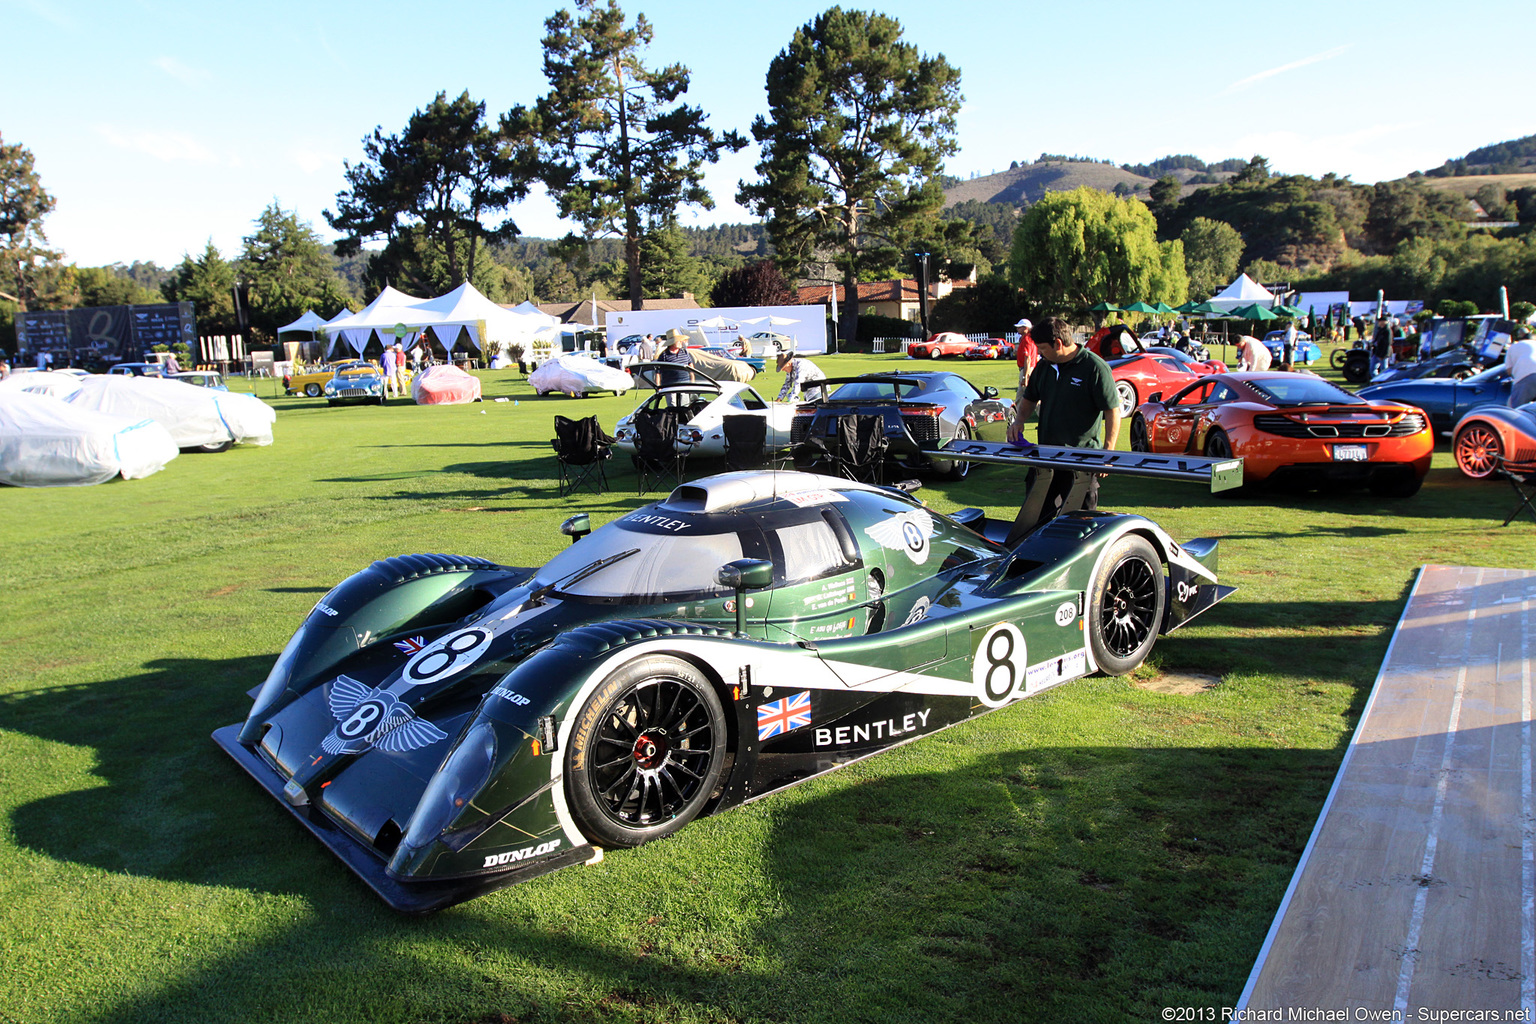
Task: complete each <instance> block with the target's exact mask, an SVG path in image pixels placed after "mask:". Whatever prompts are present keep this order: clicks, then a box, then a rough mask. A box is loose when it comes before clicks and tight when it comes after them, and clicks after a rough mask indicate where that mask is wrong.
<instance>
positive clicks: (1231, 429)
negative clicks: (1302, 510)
mask: <svg viewBox="0 0 1536 1024" xmlns="http://www.w3.org/2000/svg"><path fill="white" fill-rule="evenodd" d="M1131 448H1132V449H1133V450H1135V451H1139V452H1160V453H1164V454H1170V455H1171V454H1180V453H1183V454H1198V455H1206V456H1210V457H1212V458H1223V457H1226V456H1229V455H1237V456H1241V457H1242V459H1243V480H1244V481H1245V482H1246V483H1259V482H1261V481H1265V480H1271V479H1273V480H1281V479H1289V480H1292V481H1293V482H1296V483H1300V484H1302V485H1314V486H1315V485H1317V484H1323V483H1341V484H1369V485H1370V488H1371V493H1373V494H1381V495H1386V496H1389V497H1400V498H1405V497H1407V496H1409V495H1410V494H1413V493H1414V492H1416V491H1417V490H1418V489H1419V485H1420V484H1421V483H1423V481H1424V474H1425V473H1427V472H1429V461H1430V457H1431V456H1432V455H1433V454H1434V451H1435V436H1434V433H1433V432H1432V431H1431V430H1430V426H1429V417H1427V416H1425V415H1424V413H1423V412H1421V411H1420V410H1418V409H1415V408H1414V407H1413V406H1411V405H1404V404H1402V403H1401V402H1386V401H1375V402H1372V401H1368V400H1366V399H1364V398H1360V397H1359V396H1357V395H1352V394H1350V393H1349V392H1348V391H1344V390H1341V389H1340V388H1338V387H1335V386H1334V385H1332V384H1330V383H1328V382H1327V381H1325V380H1323V379H1322V378H1321V377H1317V376H1314V375H1312V374H1310V373H1267V372H1243V373H1217V374H1211V375H1209V376H1205V377H1199V378H1196V379H1195V380H1193V381H1191V382H1190V383H1187V384H1185V385H1184V386H1182V387H1180V388H1178V389H1177V390H1175V391H1173V392H1172V393H1171V394H1169V395H1168V396H1167V397H1163V396H1162V395H1154V396H1153V398H1152V399H1151V400H1149V401H1147V402H1145V403H1143V404H1142V406H1141V407H1140V408H1139V409H1137V410H1136V414H1135V415H1134V416H1133V417H1132V418H1131Z"/></svg>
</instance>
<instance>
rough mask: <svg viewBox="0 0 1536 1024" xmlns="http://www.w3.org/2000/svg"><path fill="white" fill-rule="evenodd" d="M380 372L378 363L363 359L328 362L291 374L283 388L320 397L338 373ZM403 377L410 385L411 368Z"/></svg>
mask: <svg viewBox="0 0 1536 1024" xmlns="http://www.w3.org/2000/svg"><path fill="white" fill-rule="evenodd" d="M378 372H379V367H378V365H377V364H376V363H369V362H364V361H363V360H361V359H347V360H343V361H341V362H338V363H328V364H326V365H325V366H324V367H322V368H320V369H316V370H309V371H307V372H305V373H295V374H291V375H289V376H288V377H287V378H286V379H285V381H284V383H283V388H284V390H285V391H286V392H287V393H288V394H290V395H304V396H306V397H308V398H319V397H320V395H321V393H322V392H323V391H324V390H325V382H326V381H328V380H330V379H331V378H332V377H334V376H335V375H336V374H338V373H340V374H341V375H342V376H343V377H350V376H355V375H358V374H365V373H378ZM403 379H404V381H405V385H406V387H410V384H411V371H410V370H406V371H405V374H404V378H403Z"/></svg>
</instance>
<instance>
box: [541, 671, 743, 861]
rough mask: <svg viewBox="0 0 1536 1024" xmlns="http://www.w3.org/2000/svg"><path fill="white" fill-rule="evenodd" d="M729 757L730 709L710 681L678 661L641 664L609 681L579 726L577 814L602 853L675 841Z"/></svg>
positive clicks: (573, 802) (574, 762) (569, 772)
mask: <svg viewBox="0 0 1536 1024" xmlns="http://www.w3.org/2000/svg"><path fill="white" fill-rule="evenodd" d="M725 754H726V723H725V712H724V711H723V710H722V709H721V707H720V698H719V697H718V696H717V695H716V694H715V689H714V687H713V686H711V685H710V682H709V680H708V679H706V678H705V677H704V676H703V674H702V673H700V672H699V670H698V669H696V668H694V667H693V666H692V665H690V664H688V663H687V662H684V661H680V660H679V659H677V658H673V657H668V656H666V655H651V656H649V657H644V658H637V659H636V660H634V661H632V662H630V663H629V664H627V665H624V666H622V667H621V668H619V669H617V670H616V671H615V672H613V674H611V675H610V676H608V678H607V679H605V680H603V682H602V683H601V685H599V686H598V688H597V689H596V690H595V691H594V692H593V693H592V696H590V697H588V698H587V702H586V703H585V704H584V705H582V708H581V712H580V714H578V715H577V717H576V724H575V726H574V727H573V728H572V729H571V740H570V746H569V749H568V750H567V751H566V755H565V792H566V799H567V801H568V802H569V804H570V809H571V817H572V818H574V819H575V821H576V825H577V827H578V828H580V829H581V832H582V834H583V835H585V836H586V837H587V838H588V839H590V840H591V841H592V842H593V843H594V844H596V845H598V846H611V847H625V846H639V845H640V844H641V843H648V842H650V841H652V840H653V839H661V838H663V837H664V836H669V835H671V834H672V833H673V832H676V831H677V830H678V829H680V828H682V827H683V826H684V825H686V824H688V822H690V821H692V820H693V819H694V818H695V817H696V816H697V815H698V813H699V812H700V811H701V810H703V809H704V806H705V805H706V804H707V803H708V802H709V801H710V799H711V798H712V797H713V796H714V792H715V787H716V785H717V784H718V783H719V781H720V776H721V773H722V772H723V770H724V766H725Z"/></svg>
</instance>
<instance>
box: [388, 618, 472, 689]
mask: <svg viewBox="0 0 1536 1024" xmlns="http://www.w3.org/2000/svg"><path fill="white" fill-rule="evenodd" d="M490 645H491V633H490V631H489V630H485V629H464V630H460V631H459V632H457V633H450V634H448V635H447V636H445V637H443V638H442V639H440V640H438V641H436V642H435V643H431V644H428V645H427V646H426V647H424V648H422V649H421V650H420V651H418V652H417V654H416V656H415V657H413V658H412V659H411V660H410V661H408V662H406V665H405V672H404V673H403V675H404V678H405V684H406V685H407V686H422V685H424V684H426V683H430V682H433V681H435V680H438V679H441V678H443V677H444V676H449V675H452V674H453V673H455V672H457V671H459V669H461V668H466V667H468V666H469V665H472V664H474V662H475V661H476V660H477V659H478V658H479V657H480V655H481V654H482V653H484V651H485V649H486V648H487V647H489V646H490Z"/></svg>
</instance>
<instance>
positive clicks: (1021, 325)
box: [1013, 318, 1040, 388]
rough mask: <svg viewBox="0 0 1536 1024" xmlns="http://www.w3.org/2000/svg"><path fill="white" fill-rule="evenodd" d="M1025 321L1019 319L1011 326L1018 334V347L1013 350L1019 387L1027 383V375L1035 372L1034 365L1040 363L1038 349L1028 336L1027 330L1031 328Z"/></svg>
mask: <svg viewBox="0 0 1536 1024" xmlns="http://www.w3.org/2000/svg"><path fill="white" fill-rule="evenodd" d="M1033 326H1034V324H1032V323H1031V322H1030V321H1029V320H1027V319H1022V318H1021V319H1020V320H1019V322H1018V323H1016V324H1014V325H1013V329H1014V330H1016V331H1018V332H1019V346H1018V348H1017V349H1016V350H1015V355H1016V361H1017V362H1018V364H1019V387H1021V388H1022V387H1023V386H1024V385H1025V384H1027V383H1029V375H1030V374H1031V373H1033V372H1034V371H1035V364H1036V363H1038V362H1039V361H1040V349H1039V347H1038V346H1036V345H1035V340H1034V339H1033V338H1031V337H1030V336H1029V329H1030V328H1031V327H1033Z"/></svg>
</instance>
